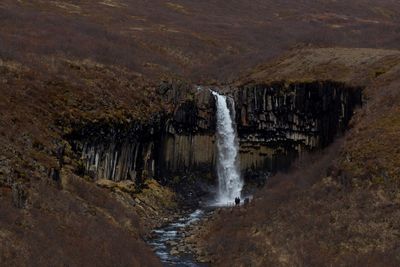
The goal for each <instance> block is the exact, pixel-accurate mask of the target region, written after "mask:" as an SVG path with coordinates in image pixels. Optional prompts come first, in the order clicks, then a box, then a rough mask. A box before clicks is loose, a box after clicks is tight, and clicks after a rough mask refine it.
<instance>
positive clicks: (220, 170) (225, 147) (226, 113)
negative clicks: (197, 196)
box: [212, 91, 243, 204]
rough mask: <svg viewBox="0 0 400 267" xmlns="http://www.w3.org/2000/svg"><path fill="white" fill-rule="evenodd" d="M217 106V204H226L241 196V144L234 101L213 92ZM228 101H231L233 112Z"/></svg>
mask: <svg viewBox="0 0 400 267" xmlns="http://www.w3.org/2000/svg"><path fill="white" fill-rule="evenodd" d="M212 94H213V95H214V97H215V100H216V105H217V150H218V155H217V175H218V195H217V202H218V203H219V204H226V203H228V202H232V201H233V200H234V199H235V197H240V196H241V191H242V187H243V181H242V179H241V177H240V171H239V142H238V139H237V133H236V127H235V124H234V118H235V107H234V102H233V99H231V98H227V97H226V96H223V95H220V94H218V93H217V92H214V91H213V92H212ZM227 101H231V102H230V103H229V104H231V110H232V112H231V111H230V110H229V108H228V103H227Z"/></svg>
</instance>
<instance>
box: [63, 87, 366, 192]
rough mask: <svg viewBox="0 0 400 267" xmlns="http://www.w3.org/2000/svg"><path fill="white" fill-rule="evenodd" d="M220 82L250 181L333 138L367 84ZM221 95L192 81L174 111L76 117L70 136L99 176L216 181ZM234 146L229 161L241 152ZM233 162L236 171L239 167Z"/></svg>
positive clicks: (91, 171)
mask: <svg viewBox="0 0 400 267" xmlns="http://www.w3.org/2000/svg"><path fill="white" fill-rule="evenodd" d="M218 89H219V91H221V92H222V93H223V94H225V95H230V96H231V97H232V99H233V101H234V102H235V104H236V105H231V104H230V105H231V108H232V109H233V108H234V109H235V110H234V114H236V116H235V124H236V125H237V132H238V144H239V153H238V158H237V160H238V161H240V165H239V166H240V167H239V169H240V175H242V176H243V177H244V179H245V181H246V182H250V183H261V184H262V183H263V181H264V180H265V177H266V176H268V174H270V173H275V172H277V171H279V170H284V169H285V168H287V167H288V166H289V164H290V162H292V161H293V160H294V159H295V158H296V157H298V155H301V154H302V153H304V152H307V151H313V150H316V149H320V148H323V147H325V146H327V145H328V144H329V143H331V142H332V141H333V140H334V138H335V137H336V136H337V135H340V134H341V133H342V132H343V131H344V130H345V128H346V127H347V124H348V122H349V120H350V118H351V116H352V114H353V111H354V109H355V108H356V107H357V106H359V105H361V88H352V87H347V86H346V85H345V84H343V83H337V82H331V81H316V82H311V83H294V84H285V83H281V82H277V83H273V84H265V85H262V84H260V85H245V86H242V87H226V86H225V87H220V88H218ZM168 94H174V88H173V85H170V87H169V88H168V91H167V93H166V94H165V95H164V96H163V97H168ZM215 94H216V93H215ZM219 97H220V98H222V96H219ZM219 97H214V95H213V93H211V92H210V91H209V90H208V89H206V88H205V87H204V89H202V90H198V89H197V88H196V87H191V86H189V88H188V93H187V95H185V96H181V97H180V98H179V99H174V101H175V104H174V111H173V112H172V113H170V114H165V113H164V114H158V115H156V116H155V117H153V118H152V119H151V121H149V122H146V123H138V122H128V123H126V122H124V123H115V122H112V123H107V122H96V123H88V124H85V125H76V126H74V127H73V131H72V132H71V133H70V134H69V135H68V136H67V139H68V140H70V141H71V144H72V146H73V148H74V150H75V151H76V152H77V153H78V154H81V159H82V171H83V172H84V173H86V174H89V175H90V176H92V177H93V178H95V179H101V178H104V179H110V180H113V181H120V180H132V181H134V182H136V183H139V184H140V183H141V182H142V180H143V179H145V178H148V177H153V178H155V179H157V180H158V181H160V182H161V183H164V184H167V183H169V182H171V178H172V177H176V176H182V175H187V174H191V175H195V176H196V175H197V176H202V177H203V178H202V179H201V180H203V181H205V182H207V183H211V184H212V183H214V184H215V181H216V180H215V177H216V172H215V171H214V170H217V169H218V168H219V167H218V163H217V162H218V160H217V158H218V157H217V147H218V146H216V145H215V143H216V139H215V132H216V131H217V130H216V129H218V127H219V126H218V124H217V123H216V116H219V115H218V108H217V106H218V105H219V104H220V102H218V101H219ZM228 99H229V98H228ZM218 132H219V130H218ZM230 142H231V143H232V144H234V143H235V142H236V141H234V138H233V139H231V140H230ZM217 143H218V142H217ZM219 144H220V148H221V149H223V148H222V146H223V143H219ZM234 153H235V152H234V151H233V152H232V155H230V156H229V157H231V158H230V159H229V161H230V162H234V161H235V160H236V159H235V160H233V159H234V158H236V156H235V155H234ZM230 164H233V163H230ZM232 166H235V164H233V165H232ZM231 170H232V172H233V173H236V167H232V168H231ZM233 175H234V176H236V174H233ZM238 176H239V174H238ZM235 179H236V178H235ZM178 182H179V181H178ZM238 187H239V186H238Z"/></svg>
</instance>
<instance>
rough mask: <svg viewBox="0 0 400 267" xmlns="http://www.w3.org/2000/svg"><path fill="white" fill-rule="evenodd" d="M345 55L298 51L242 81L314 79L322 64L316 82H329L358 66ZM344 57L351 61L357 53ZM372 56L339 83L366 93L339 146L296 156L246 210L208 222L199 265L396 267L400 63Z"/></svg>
mask: <svg viewBox="0 0 400 267" xmlns="http://www.w3.org/2000/svg"><path fill="white" fill-rule="evenodd" d="M325 52H328V53H325ZM349 53H350V50H347V49H346V50H341V49H329V50H316V51H313V50H307V51H300V52H298V53H296V54H295V55H294V57H290V56H289V57H284V58H283V59H282V61H279V60H278V63H277V64H276V65H274V64H271V65H269V66H268V67H266V66H264V67H260V69H262V70H261V73H257V72H255V73H253V74H251V75H253V76H254V77H258V79H261V77H263V74H264V73H275V76H274V77H273V78H277V77H279V75H280V74H282V76H281V77H282V78H286V79H288V78H289V79H292V80H298V79H302V78H303V77H302V76H301V74H303V75H304V78H305V79H309V78H310V77H314V76H316V77H319V75H320V74H319V72H318V66H320V64H321V62H322V61H324V60H327V59H329V61H330V62H331V63H332V64H333V65H332V70H331V71H327V70H324V75H325V77H329V76H330V75H331V77H332V78H334V77H337V76H336V71H337V70H338V68H335V67H334V66H335V62H336V63H338V62H342V63H343V62H348V64H347V65H342V68H344V67H349V66H351V65H352V64H350V62H357V61H358V60H360V59H361V58H359V57H357V56H356V57H354V58H351V57H349ZM351 53H352V54H353V55H360V53H361V54H362V53H363V50H359V51H357V50H351ZM381 53H384V54H387V53H389V52H388V51H373V50H368V54H364V56H363V59H362V60H363V62H365V64H363V65H358V64H357V65H354V67H353V68H349V69H348V71H347V72H346V75H341V76H340V77H342V78H343V79H348V78H349V77H358V75H359V74H361V73H363V74H362V75H361V76H359V77H362V79H353V78H349V79H348V82H350V83H354V84H359V85H365V86H367V87H366V89H365V90H364V104H363V107H362V108H361V109H360V110H359V111H357V112H356V114H355V116H354V117H353V119H352V122H351V126H350V127H351V128H350V130H349V131H348V132H347V134H346V135H345V136H344V138H342V139H341V140H339V141H337V142H336V143H335V144H333V145H331V146H330V147H329V148H327V149H326V150H324V151H322V152H320V153H317V154H315V155H311V156H306V157H303V158H302V159H301V160H299V161H298V162H297V163H296V164H295V165H294V166H293V167H292V168H291V169H290V171H289V172H288V173H284V174H278V175H276V176H274V177H271V178H270V180H268V181H267V184H266V187H265V188H264V189H263V190H262V191H261V192H259V193H258V194H257V195H256V196H255V198H254V201H253V202H252V203H251V204H250V205H248V206H244V207H240V208H233V209H232V210H227V211H221V212H218V213H216V214H215V215H214V217H213V218H212V219H211V220H210V221H208V222H207V223H206V224H205V225H203V226H202V229H203V230H202V231H198V232H197V235H198V236H200V238H199V240H198V241H197V242H198V246H197V250H199V248H200V251H202V252H200V254H201V255H203V256H202V257H201V258H203V259H206V260H210V259H211V260H212V261H213V262H214V263H215V264H216V265H218V266H232V265H251V266H294V265H295V266H330V265H338V266H382V265H384V266H398V265H399V262H400V258H399V257H398V255H399V248H400V244H399V238H398V237H399V233H400V229H399V226H398V221H399V220H400V217H399V216H400V213H399V206H400V198H399V186H400V182H399V181H400V177H399V166H400V162H399V159H400V154H399V153H400V151H399V150H398V147H399V145H400V143H399V133H400V131H399V130H400V129H399V127H400V124H399V120H398V119H399V114H400V113H399V111H400V110H399V108H400V105H399V103H400V90H399V88H400V87H399V86H400V80H399V78H398V77H399V73H400V58H399V54H398V52H395V51H392V52H391V56H388V55H386V56H384V57H383V58H380V56H379V54H381ZM299 59H302V61H298V60H299ZM287 61H289V62H290V61H292V62H295V63H296V64H298V65H299V66H300V65H303V66H304V65H305V64H306V63H307V69H306V70H304V69H302V72H300V73H299V72H297V71H295V72H294V73H293V74H292V75H293V76H291V74H290V66H291V67H295V66H296V65H293V64H290V66H289V67H288V68H287V67H286V65H285V64H283V62H287ZM281 64H282V65H281ZM282 66H283V67H282ZM372 66H376V67H378V68H381V69H383V71H382V72H376V70H374V67H372ZM314 70H316V71H317V73H314V72H313V71H314ZM280 72H282V73H280ZM264 77H265V79H270V78H271V77H270V76H264ZM204 229H206V230H204ZM193 240H195V239H193V238H190V242H193ZM201 248H202V249H203V250H201ZM204 255H208V257H204Z"/></svg>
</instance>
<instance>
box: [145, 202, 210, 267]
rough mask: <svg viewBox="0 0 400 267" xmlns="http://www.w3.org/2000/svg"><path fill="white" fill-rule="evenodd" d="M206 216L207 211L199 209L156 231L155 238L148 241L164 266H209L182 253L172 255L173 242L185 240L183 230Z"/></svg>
mask: <svg viewBox="0 0 400 267" xmlns="http://www.w3.org/2000/svg"><path fill="white" fill-rule="evenodd" d="M204 215H205V211H204V210H201V209H197V210H195V211H194V212H192V213H190V214H188V215H186V216H184V217H182V218H180V219H178V220H177V221H175V222H172V223H170V224H168V225H167V226H165V227H162V228H159V229H156V230H154V231H153V232H154V237H153V238H152V239H151V240H149V241H148V243H149V245H151V246H152V247H153V249H154V252H155V253H156V254H157V256H158V257H159V258H160V260H161V262H162V263H163V265H164V266H179V267H196V266H207V265H206V264H203V263H197V262H196V261H195V260H194V258H193V256H192V255H190V254H185V253H181V254H179V255H172V253H171V251H172V246H171V245H169V244H170V243H171V242H176V243H177V242H178V241H179V240H181V239H182V238H183V230H184V229H185V228H186V227H188V226H189V225H191V224H192V223H194V222H197V221H198V220H200V219H201V218H202V217H203V216H204Z"/></svg>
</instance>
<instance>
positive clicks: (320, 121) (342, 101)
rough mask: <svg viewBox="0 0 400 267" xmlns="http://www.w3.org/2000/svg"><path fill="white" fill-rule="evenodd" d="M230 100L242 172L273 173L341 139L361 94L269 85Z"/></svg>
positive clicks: (320, 86) (317, 85) (339, 88)
mask: <svg viewBox="0 0 400 267" xmlns="http://www.w3.org/2000/svg"><path fill="white" fill-rule="evenodd" d="M235 99H236V112H237V118H236V120H237V125H238V134H239V138H240V147H241V151H240V152H241V153H240V154H241V164H242V166H241V167H242V169H245V170H250V169H251V170H253V171H254V170H269V171H276V170H282V169H285V168H287V167H288V165H289V164H290V163H291V161H292V160H293V159H294V158H296V157H297V156H298V155H299V154H300V153H302V152H304V151H312V150H315V149H320V148H323V147H325V146H327V145H328V144H330V143H331V142H332V141H333V140H334V138H335V137H336V136H337V135H340V134H341V133H343V131H344V130H345V128H346V127H347V125H348V122H349V121H350V119H351V116H352V114H353V111H354V109H355V107H356V106H358V105H361V88H348V87H346V86H345V85H344V84H341V83H335V82H330V81H327V82H313V83H303V84H288V85H285V84H284V83H275V84H270V85H256V86H246V87H243V88H239V89H238V90H237V91H236V92H235Z"/></svg>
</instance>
